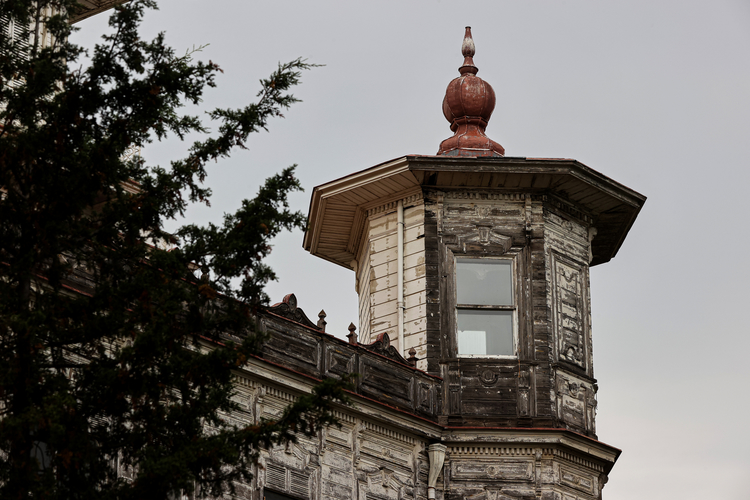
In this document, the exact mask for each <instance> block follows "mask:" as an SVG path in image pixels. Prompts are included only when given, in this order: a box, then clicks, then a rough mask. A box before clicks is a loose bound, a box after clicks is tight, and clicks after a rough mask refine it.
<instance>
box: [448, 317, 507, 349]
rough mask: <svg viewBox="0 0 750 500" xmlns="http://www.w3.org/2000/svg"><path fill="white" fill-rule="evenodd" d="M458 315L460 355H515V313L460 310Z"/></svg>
mask: <svg viewBox="0 0 750 500" xmlns="http://www.w3.org/2000/svg"><path fill="white" fill-rule="evenodd" d="M456 314H457V316H458V353H459V354H478V355H503V356H513V355H515V349H513V311H477V310H472V309H459V310H458V311H456Z"/></svg>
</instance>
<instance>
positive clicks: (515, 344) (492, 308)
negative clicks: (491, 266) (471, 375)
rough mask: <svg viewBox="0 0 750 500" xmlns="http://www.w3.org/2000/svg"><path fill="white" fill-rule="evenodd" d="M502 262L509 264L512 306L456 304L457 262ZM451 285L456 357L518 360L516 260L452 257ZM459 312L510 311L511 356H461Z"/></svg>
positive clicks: (469, 256) (485, 257)
mask: <svg viewBox="0 0 750 500" xmlns="http://www.w3.org/2000/svg"><path fill="white" fill-rule="evenodd" d="M469 259H477V260H485V261H486V260H503V261H508V262H510V287H511V291H510V293H511V297H512V298H513V305H478V304H459V303H458V262H459V260H469ZM453 269H454V275H453V283H454V291H455V295H454V299H455V302H454V303H455V308H454V327H455V330H454V331H455V332H456V334H455V342H456V344H455V345H456V355H457V357H459V358H481V359H488V358H491V359H517V358H518V295H517V293H516V290H517V289H518V286H517V283H516V281H517V279H516V259H515V258H513V257H490V256H474V255H460V256H458V255H454V259H453ZM459 310H475V311H481V310H485V311H511V312H512V317H511V323H512V329H513V331H512V335H513V354H462V353H461V351H460V349H459V345H458V312H459Z"/></svg>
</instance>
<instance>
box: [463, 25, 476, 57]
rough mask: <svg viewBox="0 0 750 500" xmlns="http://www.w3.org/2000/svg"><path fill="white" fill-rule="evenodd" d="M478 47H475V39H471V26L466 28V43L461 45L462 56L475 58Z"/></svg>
mask: <svg viewBox="0 0 750 500" xmlns="http://www.w3.org/2000/svg"><path fill="white" fill-rule="evenodd" d="M476 50H477V48H476V46H475V45H474V39H473V38H472V37H471V26H467V27H466V34H465V35H464V43H462V44H461V54H463V56H464V57H474V54H475V53H476Z"/></svg>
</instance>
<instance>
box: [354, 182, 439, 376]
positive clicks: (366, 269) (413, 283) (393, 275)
mask: <svg viewBox="0 0 750 500" xmlns="http://www.w3.org/2000/svg"><path fill="white" fill-rule="evenodd" d="M397 231H398V220H397V213H396V202H390V203H387V204H385V205H382V206H377V207H373V208H371V209H370V210H368V230H367V240H366V243H365V244H363V245H362V249H361V250H360V256H359V259H358V266H359V270H360V271H359V272H358V276H360V278H359V280H358V292H359V317H360V324H361V325H362V326H361V327H360V332H361V334H362V335H361V337H360V342H362V343H369V342H373V341H374V340H375V338H376V337H377V336H378V335H379V334H381V333H384V332H386V333H388V335H389V336H390V338H391V341H392V342H393V343H394V345H395V344H397V342H398V331H397V329H398V307H397V305H398V289H397V285H398V248H397V246H398V233H397ZM368 275H369V276H368ZM425 302H426V277H425V262H424V204H423V202H422V200H421V197H419V196H412V197H409V198H407V199H405V200H404V306H405V311H404V346H399V352H400V353H401V354H402V355H403V356H404V357H408V356H409V354H408V351H409V349H410V348H412V347H414V348H415V349H416V351H417V354H416V356H417V358H419V359H420V360H421V361H420V363H419V365H418V367H419V368H421V369H424V368H426V366H427V363H426V361H425V360H424V358H425V357H426V355H427V352H426V345H425V344H426V335H425V332H426V321H425V317H426V311H425Z"/></svg>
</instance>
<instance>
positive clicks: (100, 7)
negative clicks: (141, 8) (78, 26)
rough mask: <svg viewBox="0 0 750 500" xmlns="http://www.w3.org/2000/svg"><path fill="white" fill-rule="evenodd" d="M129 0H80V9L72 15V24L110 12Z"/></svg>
mask: <svg viewBox="0 0 750 500" xmlns="http://www.w3.org/2000/svg"><path fill="white" fill-rule="evenodd" d="M127 1H129V0H78V7H77V8H76V9H75V11H73V12H72V13H71V15H70V24H75V23H77V22H79V21H83V20H84V19H86V18H88V17H91V16H94V15H96V14H99V13H100V12H104V11H105V10H109V9H111V8H112V7H114V6H116V5H120V4H121V3H125V2H127Z"/></svg>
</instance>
